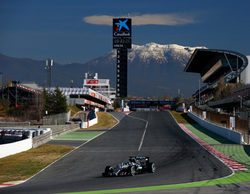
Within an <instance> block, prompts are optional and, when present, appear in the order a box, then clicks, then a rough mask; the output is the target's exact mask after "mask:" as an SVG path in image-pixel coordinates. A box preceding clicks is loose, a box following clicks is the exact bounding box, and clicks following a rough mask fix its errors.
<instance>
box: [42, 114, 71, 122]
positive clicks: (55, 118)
mask: <svg viewBox="0 0 250 194" xmlns="http://www.w3.org/2000/svg"><path fill="white" fill-rule="evenodd" d="M70 113H71V111H69V112H67V113H61V114H56V115H49V116H45V117H43V125H64V124H65V123H66V122H67V121H69V119H70Z"/></svg>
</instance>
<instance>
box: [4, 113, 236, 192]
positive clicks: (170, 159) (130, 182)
mask: <svg viewBox="0 0 250 194" xmlns="http://www.w3.org/2000/svg"><path fill="white" fill-rule="evenodd" d="M138 118H139V119H138ZM130 155H141V156H149V157H150V159H151V160H152V161H154V162H155V163H156V166H157V171H156V173H154V174H150V173H148V174H142V175H136V176H134V177H130V176H128V177H102V176H101V173H102V172H103V171H104V168H105V166H106V165H116V164H118V163H120V162H122V161H127V159H128V157H129V156H130ZM229 174H231V170H230V169H229V168H227V167H226V166H224V164H222V163H221V162H220V161H219V160H217V159H216V158H214V157H213V156H212V155H210V154H209V153H208V152H207V151H205V150H203V148H201V147H200V145H199V144H197V143H196V142H195V141H194V140H193V139H191V138H190V137H189V136H188V135H186V134H185V133H184V132H183V131H182V130H181V129H180V128H179V126H178V125H177V124H176V123H175V121H174V120H173V118H172V117H171V115H170V113H169V112H134V113H132V114H130V115H129V116H126V117H124V118H123V119H122V120H121V121H120V124H118V125H117V126H116V127H114V128H113V129H112V130H110V131H107V132H106V133H104V134H103V135H101V136H99V137H97V138H96V139H94V140H92V141H91V142H89V143H87V144H85V145H83V146H81V147H80V148H78V149H77V150H75V151H73V152H71V153H70V154H69V155H67V156H66V157H64V158H62V159H61V160H59V161H58V162H56V163H54V164H53V165H51V166H50V167H49V168H47V169H45V170H44V171H42V172H41V173H39V174H38V175H36V176H35V177H33V178H32V179H30V180H29V181H27V182H25V183H23V184H20V185H16V186H13V187H9V188H2V189H0V193H1V194H3V193H25V194H26V193H63V192H76V191H91V190H103V189H115V188H130V187H141V186H153V185H167V184H174V183H186V182H192V181H199V180H207V179H214V178H218V177H223V176H227V175H229Z"/></svg>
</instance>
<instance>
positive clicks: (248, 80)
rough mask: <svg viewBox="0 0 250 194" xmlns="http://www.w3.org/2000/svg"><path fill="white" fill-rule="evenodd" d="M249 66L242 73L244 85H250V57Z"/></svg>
mask: <svg viewBox="0 0 250 194" xmlns="http://www.w3.org/2000/svg"><path fill="white" fill-rule="evenodd" d="M247 59H248V66H247V67H246V68H245V69H244V71H243V72H242V73H241V80H240V81H241V82H243V83H244V84H250V56H247Z"/></svg>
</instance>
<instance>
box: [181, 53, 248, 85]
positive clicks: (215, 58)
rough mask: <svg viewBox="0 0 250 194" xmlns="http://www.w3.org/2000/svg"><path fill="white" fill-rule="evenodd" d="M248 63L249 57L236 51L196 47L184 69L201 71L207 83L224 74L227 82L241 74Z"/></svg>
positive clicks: (194, 71)
mask: <svg viewBox="0 0 250 194" xmlns="http://www.w3.org/2000/svg"><path fill="white" fill-rule="evenodd" d="M247 65H248V60H247V57H246V56H245V55H243V54H240V53H238V52H235V51H228V50H219V49H196V50H195V51H194V53H193V55H192V56H191V58H190V59H189V61H188V63H187V65H186V67H185V69H184V71H185V72H193V73H200V75H201V78H202V81H203V82H205V83H213V82H214V81H216V80H218V79H220V78H221V77H222V76H224V79H225V82H230V81H232V80H234V79H235V78H236V77H237V76H239V75H240V73H241V72H242V71H243V70H244V69H245V68H246V66H247Z"/></svg>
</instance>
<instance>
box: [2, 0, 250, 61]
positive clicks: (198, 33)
mask: <svg viewBox="0 0 250 194" xmlns="http://www.w3.org/2000/svg"><path fill="white" fill-rule="evenodd" d="M127 15H129V16H131V17H132V18H135V19H134V20H133V21H132V23H133V24H134V25H133V37H132V41H133V43H134V44H139V45H142V44H145V43H148V42H156V43H160V44H170V43H175V44H180V45H185V46H206V47H208V48H218V49H229V50H235V51H238V52H241V53H243V54H246V55H250V1H249V0H237V1H235V0H197V1H193V0H185V1H184V0H175V1H173V0H126V1H119V0H67V1H66V0H40V1H39V0H0V24H1V25H0V53H3V54H5V55H9V56H14V57H27V58H33V59H41V60H43V59H46V58H48V57H51V58H53V59H54V60H55V61H56V62H59V63H61V64H68V63H73V62H79V63H84V62H87V61H89V60H91V59H93V58H95V57H99V56H102V55H105V54H106V53H108V52H109V51H110V50H112V27H111V26H110V25H108V24H107V19H106V20H105V18H108V17H111V18H112V17H114V16H127Z"/></svg>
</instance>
